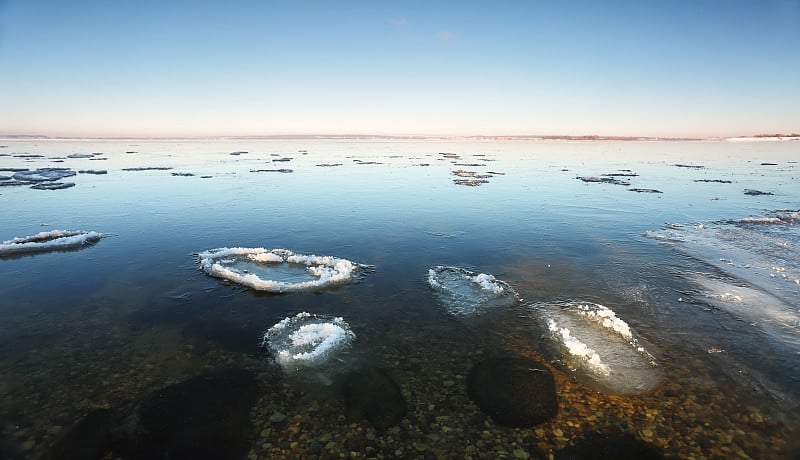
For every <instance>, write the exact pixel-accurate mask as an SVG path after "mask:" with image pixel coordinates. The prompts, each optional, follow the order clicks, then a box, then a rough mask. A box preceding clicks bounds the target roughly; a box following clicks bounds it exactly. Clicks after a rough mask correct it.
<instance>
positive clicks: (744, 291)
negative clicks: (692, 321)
mask: <svg viewBox="0 0 800 460" xmlns="http://www.w3.org/2000/svg"><path fill="white" fill-rule="evenodd" d="M776 268H778V267H776ZM778 270H780V269H779V268H778ZM690 280H691V281H692V282H693V283H694V284H695V285H697V286H698V287H699V288H700V290H699V292H697V293H696V294H694V295H692V298H693V299H694V300H695V301H697V302H701V303H703V304H706V305H710V306H712V307H715V308H718V309H720V310H723V311H726V312H728V313H729V314H731V315H733V316H734V317H736V318H737V319H740V320H744V321H747V322H748V323H750V324H752V325H753V326H758V327H759V328H761V329H762V330H764V331H766V332H767V333H768V334H770V335H771V336H773V337H775V338H777V339H779V340H780V341H781V342H783V343H788V344H793V345H794V346H795V347H796V346H798V345H800V311H798V310H797V308H796V307H794V306H792V305H790V304H787V303H786V302H784V301H782V300H781V299H779V298H777V297H775V296H773V295H771V294H769V293H766V292H764V291H761V290H758V289H754V288H752V287H747V286H737V285H735V284H733V283H730V282H726V281H723V280H720V279H714V278H710V277H708V276H701V275H695V276H692V277H691V278H690Z"/></svg>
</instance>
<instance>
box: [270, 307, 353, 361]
mask: <svg viewBox="0 0 800 460" xmlns="http://www.w3.org/2000/svg"><path fill="white" fill-rule="evenodd" d="M355 338H356V336H355V334H354V333H353V331H352V330H351V329H350V326H349V325H348V324H347V322H345V321H344V319H342V318H339V317H335V318H334V317H324V316H317V315H312V314H310V313H307V312H301V313H298V314H296V315H295V316H289V317H286V318H284V319H283V320H281V321H279V322H278V323H276V324H275V325H273V326H272V327H270V328H269V329H268V330H267V332H265V333H264V337H263V339H262V346H265V347H267V348H268V349H269V350H270V352H271V353H272V356H273V357H274V358H275V361H276V362H277V363H278V364H279V365H280V366H281V368H282V369H283V370H284V372H287V373H294V372H298V371H302V370H304V369H308V368H313V369H314V370H316V371H324V370H326V366H331V365H332V366H337V363H336V362H335V360H334V362H333V363H331V361H332V358H334V357H336V356H337V355H340V354H341V353H342V352H343V351H344V350H346V349H348V348H349V347H350V346H351V344H352V342H353V341H354V340H355ZM328 370H333V369H328Z"/></svg>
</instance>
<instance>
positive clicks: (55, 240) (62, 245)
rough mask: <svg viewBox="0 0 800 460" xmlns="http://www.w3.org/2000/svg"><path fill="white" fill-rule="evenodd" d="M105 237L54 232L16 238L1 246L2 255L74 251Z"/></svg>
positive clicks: (100, 234) (0, 253)
mask: <svg viewBox="0 0 800 460" xmlns="http://www.w3.org/2000/svg"><path fill="white" fill-rule="evenodd" d="M103 236H104V235H103V234H102V233H98V232H84V231H81V230H77V231H69V230H52V231H49V232H39V233H37V234H35V235H32V236H25V237H16V238H12V239H10V240H6V241H3V242H2V243H1V244H0V255H7V254H20V253H29V252H44V251H55V250H59V249H73V248H79V247H81V246H84V245H88V244H92V243H96V242H97V241H98V240H99V239H100V238H102V237H103Z"/></svg>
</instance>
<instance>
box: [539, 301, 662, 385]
mask: <svg viewBox="0 0 800 460" xmlns="http://www.w3.org/2000/svg"><path fill="white" fill-rule="evenodd" d="M536 308H537V309H538V310H540V311H541V312H542V317H543V319H544V320H545V323H546V325H547V329H548V330H549V331H550V335H551V337H552V338H553V339H554V340H555V341H556V342H557V344H558V348H559V350H560V351H559V352H558V356H557V359H559V360H560V361H562V362H563V363H564V364H566V365H567V367H568V368H569V369H570V370H573V371H576V372H579V373H581V374H582V375H585V376H587V377H589V378H590V379H591V380H592V381H594V382H596V383H598V384H599V385H600V386H602V387H603V388H605V389H607V390H610V391H612V392H614V393H635V392H641V391H647V390H650V389H652V388H654V387H655V386H656V385H657V384H658V383H659V381H660V380H661V372H660V370H659V368H658V365H657V364H656V361H655V358H653V356H652V355H651V354H650V353H649V352H648V351H647V350H646V349H645V348H644V347H643V346H642V345H640V343H639V341H638V340H637V339H636V337H635V336H634V334H633V331H631V328H630V327H629V326H628V324H627V323H626V322H625V321H623V320H622V319H620V318H619V317H618V316H617V315H616V313H614V311H613V310H611V309H610V308H608V307H605V306H603V305H599V304H595V303H590V302H565V303H553V304H539V305H536Z"/></svg>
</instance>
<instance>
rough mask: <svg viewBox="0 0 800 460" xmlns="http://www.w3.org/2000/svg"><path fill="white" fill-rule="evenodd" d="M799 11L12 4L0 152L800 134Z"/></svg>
mask: <svg viewBox="0 0 800 460" xmlns="http://www.w3.org/2000/svg"><path fill="white" fill-rule="evenodd" d="M798 49H800V0H765V1H736V2H723V1H704V2H697V1H690V0H679V1H673V2H659V3H657V4H653V3H651V2H633V1H619V2H604V3H600V2H593V1H570V2H508V3H503V4H496V3H493V2H492V3H490V2H470V3H468V4H463V3H461V2H436V3H435V4H432V3H429V2H426V3H422V2H403V3H397V4H395V3H394V2H344V3H333V2H314V1H311V2H255V1H242V2H236V3H232V4H223V3H221V2H220V3H215V2H209V3H205V2H203V3H196V2H181V1H174V2H155V1H143V2H134V3H130V2H102V1H99V0H97V1H85V2H57V1H45V0H42V1H34V2H31V1H23V0H0V62H2V63H3V66H2V68H3V71H2V72H0V88H2V90H0V106H2V108H3V109H2V111H0V136H2V135H15V134H25V135H46V136H53V137H56V136H74V137H215V136H270V135H339V134H366V135H370V134H371V135H393V136H405V135H442V136H524V135H607V136H654V137H713V136H744V135H752V134H762V133H787V134H788V133H793V132H794V133H796V132H798V131H800V104H798V103H797V101H796V93H797V78H798V75H800V61H798V59H797V58H796V55H797V50H798Z"/></svg>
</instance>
